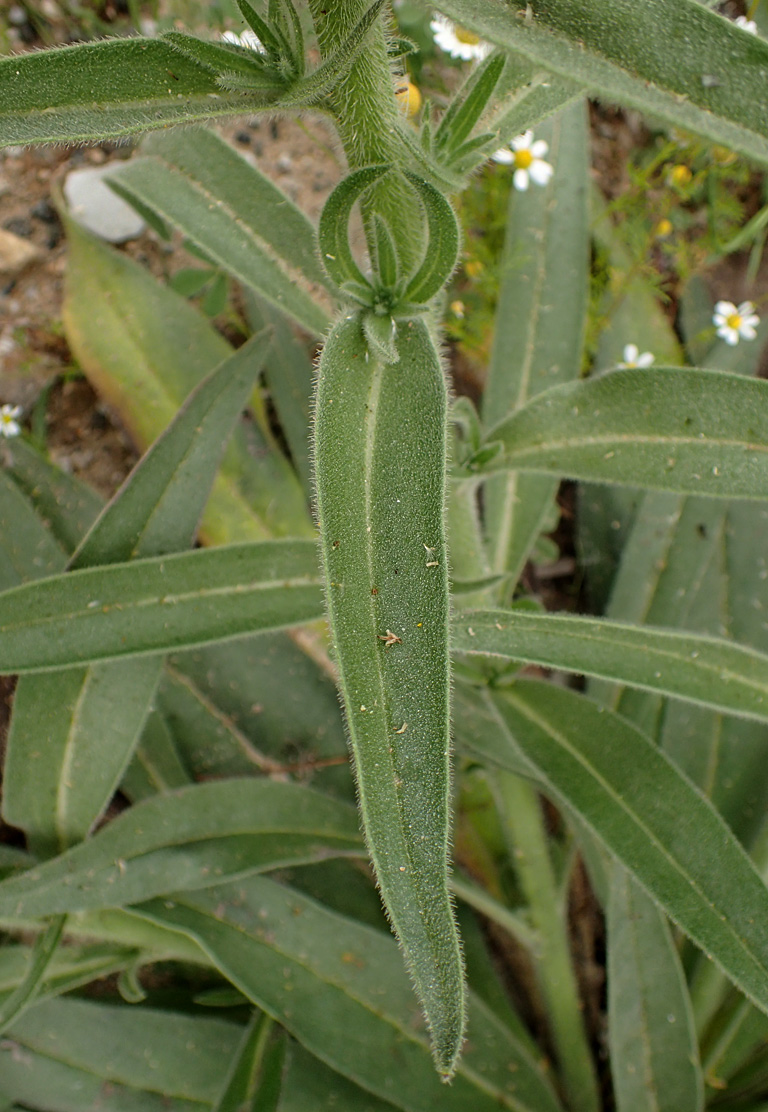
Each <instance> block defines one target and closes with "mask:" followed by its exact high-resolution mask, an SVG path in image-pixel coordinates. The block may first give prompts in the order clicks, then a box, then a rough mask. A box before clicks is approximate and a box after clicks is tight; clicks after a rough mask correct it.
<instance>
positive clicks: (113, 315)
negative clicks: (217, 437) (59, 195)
mask: <svg viewBox="0 0 768 1112" xmlns="http://www.w3.org/2000/svg"><path fill="white" fill-rule="evenodd" d="M67 234H68V242H69V269H68V272H67V285H66V300H65V304H64V320H65V326H66V329H67V338H68V340H69V343H70V345H71V347H72V349H73V351H74V352H75V355H76V358H77V359H78V361H79V362H80V364H81V366H82V367H83V369H84V370H85V372H86V374H87V375H88V378H89V380H90V381H91V382H92V383H93V385H94V386H95V388H96V389H97V390H98V392H99V394H100V395H101V396H102V397H104V398H105V399H106V400H107V401H108V402H109V403H110V404H111V405H113V406H114V407H115V409H117V411H118V412H119V413H120V416H121V418H122V420H123V422H124V423H125V424H126V426H127V427H128V429H129V430H130V432H131V434H132V436H133V437H134V438H135V440H136V441H137V443H138V445H139V447H140V448H142V449H146V448H148V447H149V445H150V444H152V443H153V442H154V441H155V440H156V439H157V437H158V436H159V435H160V433H161V432H162V431H163V430H164V429H165V428H166V427H167V426H168V425H169V424H170V422H171V421H172V420H173V418H174V416H175V415H176V412H177V411H178V409H179V407H180V406H181V405H182V403H183V402H184V400H185V398H186V397H187V396H188V395H189V394H190V393H191V391H192V390H193V389H194V388H195V387H196V386H198V385H199V383H200V382H201V380H202V379H203V378H205V376H206V375H207V374H210V372H211V371H212V370H213V369H214V368H215V367H217V366H219V364H220V363H222V362H223V361H224V359H226V358H227V357H228V356H230V355H231V354H232V348H231V347H230V345H229V344H228V343H227V342H226V340H224V339H223V337H222V336H220V335H219V333H218V332H217V331H216V330H215V329H214V328H213V326H212V325H211V323H210V321H207V320H206V319H205V318H204V317H203V316H202V315H201V314H200V313H198V312H197V311H196V310H195V309H194V308H193V307H192V306H191V305H189V304H188V303H187V302H186V301H185V300H184V299H183V298H182V297H179V295H178V294H175V293H174V292H173V291H172V290H169V289H167V288H166V287H164V286H161V285H159V284H158V282H157V281H156V280H155V279H154V278H153V277H152V275H150V274H149V273H147V271H146V270H145V269H144V268H143V267H140V266H138V265H137V264H136V263H134V262H133V261H132V260H131V259H129V258H127V257H126V256H125V255H120V254H118V253H117V252H116V251H113V250H111V249H110V248H108V247H106V246H105V245H104V244H103V243H101V242H99V240H97V239H96V238H95V237H94V236H91V235H90V234H89V233H87V232H86V231H85V230H84V229H83V228H80V227H79V226H78V225H77V224H76V223H74V221H71V220H68V221H67ZM251 401H252V406H253V412H254V418H255V420H254V421H253V422H252V423H251V424H250V425H249V426H248V427H247V429H246V428H244V427H238V428H237V429H236V430H235V433H234V435H233V436H232V442H231V444H230V447H229V448H228V450H227V452H226V453H225V455H224V460H223V463H222V467H221V472H220V474H219V475H218V477H217V479H216V482H215V484H214V488H213V492H212V496H211V499H210V502H209V504H208V506H207V507H206V511H205V514H204V516H203V519H202V522H201V527H200V536H201V539H202V540H204V541H205V542H206V543H209V544H227V543H229V542H230V541H241V540H266V539H267V538H268V537H271V536H302V535H304V536H309V535H311V534H312V532H313V530H312V523H311V520H310V518H309V514H308V512H307V507H306V502H305V499H304V495H303V492H302V490H301V488H300V485H299V483H298V481H297V479H296V475H295V472H294V471H293V469H292V468H291V466H290V464H289V463H288V461H287V460H286V459H285V458H284V457H283V456H282V454H281V453H280V452H279V450H278V449H277V447H276V444H275V442H274V438H273V437H272V435H271V433H270V432H269V427H268V424H269V423H268V420H267V415H266V413H265V410H264V405H263V402H262V400H261V398H260V397H259V396H258V395H257V394H256V393H254V394H253V395H252V397H251Z"/></svg>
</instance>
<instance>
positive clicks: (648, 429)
mask: <svg viewBox="0 0 768 1112" xmlns="http://www.w3.org/2000/svg"><path fill="white" fill-rule="evenodd" d="M488 440H489V442H493V441H499V442H501V443H502V444H503V446H504V452H503V453H502V454H501V456H498V457H495V458H494V459H493V460H491V461H490V463H488V464H487V468H488V470H489V471H497V470H502V469H507V468H510V469H515V468H518V469H520V470H525V471H536V472H545V473H549V474H557V475H563V476H566V477H568V478H574V479H587V480H590V481H594V482H603V483H619V484H625V485H629V486H637V485H638V484H641V485H643V486H646V487H652V488H655V489H657V490H670V491H680V492H683V493H690V494H707V495H717V496H718V497H723V498H768V383H766V382H763V381H760V380H757V379H748V378H744V377H742V376H741V375H731V374H723V373H720V372H717V371H702V370H686V369H682V368H671V367H665V368H656V367H653V368H649V369H647V370H631V369H630V370H621V371H615V372H613V373H611V374H605V375H600V376H598V377H597V378H594V379H588V380H587V381H586V382H578V383H569V384H566V385H564V386H556V387H554V388H553V389H551V390H547V391H545V392H544V393H543V394H540V395H539V396H538V397H536V398H534V399H533V401H531V402H528V404H527V405H525V406H524V407H523V408H522V409H519V410H518V411H517V412H516V413H514V414H513V415H512V416H511V417H509V418H508V419H507V420H505V421H503V422H502V423H501V424H500V425H497V426H496V427H495V428H493V429H491V430H490V431H489V433H488Z"/></svg>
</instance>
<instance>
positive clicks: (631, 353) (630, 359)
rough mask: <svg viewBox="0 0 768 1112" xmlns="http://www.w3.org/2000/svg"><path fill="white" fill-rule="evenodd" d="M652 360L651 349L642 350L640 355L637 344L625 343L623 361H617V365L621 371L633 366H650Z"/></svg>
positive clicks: (632, 368)
mask: <svg viewBox="0 0 768 1112" xmlns="http://www.w3.org/2000/svg"><path fill="white" fill-rule="evenodd" d="M652 362H653V352H652V351H644V352H643V353H642V355H641V354H640V349H639V348H638V346H637V344H627V345H626V346H625V348H624V362H623V363H619V367H620V368H621V370H622V371H631V370H634V368H635V367H650V365H651V363H652Z"/></svg>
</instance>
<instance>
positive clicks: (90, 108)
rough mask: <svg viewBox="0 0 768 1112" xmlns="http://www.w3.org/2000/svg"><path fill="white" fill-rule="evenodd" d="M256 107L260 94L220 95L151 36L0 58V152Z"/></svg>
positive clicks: (205, 71)
mask: <svg viewBox="0 0 768 1112" xmlns="http://www.w3.org/2000/svg"><path fill="white" fill-rule="evenodd" d="M231 56H232V58H233V59H235V58H236V55H235V54H234V53H233V54H232V55H231ZM264 104H265V97H264V94H263V93H261V92H256V93H253V92H251V93H248V92H243V93H237V94H234V95H233V94H232V93H225V92H224V91H223V90H222V89H221V87H220V86H219V85H218V83H217V81H216V74H215V72H214V70H213V69H211V68H210V67H209V66H206V65H203V64H198V63H197V62H195V61H193V60H192V59H191V58H190V57H188V56H185V55H183V54H181V53H180V52H179V51H177V50H174V49H173V48H172V47H171V46H169V44H168V43H167V42H162V41H160V40H157V39H141V38H130V39H113V40H112V41H111V42H95V43H86V44H81V45H77V46H65V47H59V48H58V49H57V50H48V51H36V52H35V53H31V54H24V55H16V54H15V55H13V56H12V57H10V58H3V59H0V147H5V146H8V145H9V144H14V143H62V142H72V143H84V142H89V141H90V142H92V141H94V140H98V139H105V138H107V137H113V138H114V137H120V136H124V135H135V134H136V133H137V132H140V131H147V130H148V129H150V128H160V127H167V126H168V125H169V124H173V123H181V122H183V121H187V122H188V121H191V120H202V119H208V118H210V117H212V116H223V115H241V114H243V113H248V112H250V111H253V110H254V109H256V108H259V107H263V106H264Z"/></svg>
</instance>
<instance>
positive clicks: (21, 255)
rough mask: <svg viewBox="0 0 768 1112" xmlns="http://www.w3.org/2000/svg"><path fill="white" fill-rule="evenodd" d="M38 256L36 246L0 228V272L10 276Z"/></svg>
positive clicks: (6, 276) (19, 272)
mask: <svg viewBox="0 0 768 1112" xmlns="http://www.w3.org/2000/svg"><path fill="white" fill-rule="evenodd" d="M39 258H40V252H39V251H38V249H37V247H35V246H33V244H31V243H27V241H26V240H24V239H22V238H21V237H20V236H17V235H14V234H13V232H8V231H5V229H3V228H0V274H1V275H2V276H3V277H4V278H10V277H13V276H15V275H16V274H21V272H22V270H24V269H25V267H28V266H29V265H30V263H33V262H35V261H36V260H37V259H39Z"/></svg>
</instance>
